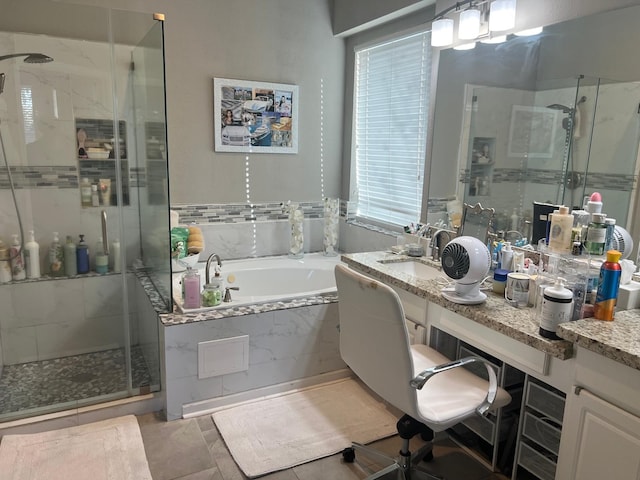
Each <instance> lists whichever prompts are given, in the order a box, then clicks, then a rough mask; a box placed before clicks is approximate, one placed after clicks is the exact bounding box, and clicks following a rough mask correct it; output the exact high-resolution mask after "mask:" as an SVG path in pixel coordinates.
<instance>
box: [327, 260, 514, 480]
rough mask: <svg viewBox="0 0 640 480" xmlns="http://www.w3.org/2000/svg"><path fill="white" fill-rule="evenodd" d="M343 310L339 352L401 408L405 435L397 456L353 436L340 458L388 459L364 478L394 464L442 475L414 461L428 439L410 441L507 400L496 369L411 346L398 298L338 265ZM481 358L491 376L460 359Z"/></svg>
mask: <svg viewBox="0 0 640 480" xmlns="http://www.w3.org/2000/svg"><path fill="white" fill-rule="evenodd" d="M335 276H336V284H337V286H338V311H339V316H340V355H341V356H342V359H343V360H344V361H345V362H346V364H347V365H348V366H349V367H350V368H351V370H352V371H353V372H354V373H355V374H356V375H357V376H358V377H359V378H360V379H361V380H362V381H363V382H364V383H365V384H366V385H367V386H368V387H369V388H370V389H371V390H372V391H374V392H375V393H376V394H377V395H379V396H380V397H381V398H382V399H384V400H385V401H386V402H388V403H389V404H391V405H392V406H394V407H396V408H397V409H399V410H401V411H402V412H403V413H404V414H405V415H404V416H403V417H402V418H401V419H400V420H399V421H398V424H397V426H398V434H399V436H400V437H401V438H402V439H403V444H402V449H401V450H400V455H399V457H398V458H397V459H394V458H391V457H388V456H386V455H384V454H382V453H381V452H378V451H376V450H374V449H373V448H370V447H366V446H364V445H361V444H359V443H356V442H354V443H353V444H352V447H351V448H349V449H345V451H344V452H343V457H344V459H345V461H353V460H354V457H355V454H356V453H357V452H362V453H363V454H365V456H368V457H370V458H371V459H374V460H377V461H379V462H382V463H386V464H388V466H387V467H385V468H384V469H382V470H380V471H379V472H376V473H374V474H373V475H371V476H369V477H368V480H373V479H376V478H380V477H383V476H384V475H387V474H388V473H390V472H393V471H396V470H399V471H401V472H402V475H403V476H404V478H406V479H409V478H439V477H436V476H434V475H431V474H429V473H427V472H426V471H424V470H420V469H416V468H415V467H416V464H417V463H418V462H420V461H421V460H422V459H423V458H425V457H427V456H430V455H432V453H431V449H432V444H431V442H428V443H427V444H426V445H424V446H423V447H422V448H420V449H419V450H418V451H416V452H414V453H413V454H411V452H410V451H409V440H410V439H411V438H412V437H413V436H415V435H417V434H421V435H422V438H423V439H425V440H431V439H433V432H440V431H443V430H445V429H447V428H449V427H452V426H453V425H455V424H457V423H459V422H460V421H462V420H464V419H466V418H469V417H472V416H474V415H478V414H480V415H482V414H485V413H486V412H488V411H489V410H490V409H496V408H499V407H502V406H504V405H507V404H508V403H509V402H510V401H511V397H510V395H509V394H508V393H507V392H505V391H504V390H503V389H501V388H499V387H498V386H497V381H496V374H495V371H494V370H493V369H492V368H491V366H490V365H489V364H488V362H486V361H485V360H484V359H483V358H481V357H466V358H462V359H459V360H455V361H450V360H449V359H447V358H446V357H445V356H443V355H442V354H440V353H439V352H437V351H436V350H434V349H432V348H430V347H428V346H427V345H410V344H409V336H408V333H407V327H406V324H405V316H404V310H403V308H402V303H401V302H400V298H399V297H398V295H397V294H396V292H394V291H393V290H392V289H391V288H390V287H389V286H387V285H385V284H383V283H380V282H378V281H376V280H374V279H371V278H369V277H366V276H364V275H361V274H359V273H358V272H355V271H354V270H351V269H350V268H348V267H346V266H344V265H336V267H335ZM472 362H481V363H484V364H485V366H486V367H487V372H488V374H489V381H488V382H487V381H486V380H484V379H482V378H480V377H478V376H476V375H474V374H472V373H471V372H469V371H468V370H467V369H465V368H457V367H461V366H463V365H466V364H469V363H472Z"/></svg>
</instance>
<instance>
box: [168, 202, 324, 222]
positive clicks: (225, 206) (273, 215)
mask: <svg viewBox="0 0 640 480" xmlns="http://www.w3.org/2000/svg"><path fill="white" fill-rule="evenodd" d="M298 204H299V205H300V207H301V208H302V211H303V212H304V216H305V218H323V216H324V207H323V202H322V201H318V202H298ZM285 206H286V202H269V203H250V204H249V203H220V204H188V205H187V204H183V205H172V206H171V209H172V210H175V211H176V212H178V214H179V215H180V223H184V224H191V223H196V224H204V223H241V222H255V221H274V220H286V219H287V218H288V215H287V213H286V212H285V211H284V207H285Z"/></svg>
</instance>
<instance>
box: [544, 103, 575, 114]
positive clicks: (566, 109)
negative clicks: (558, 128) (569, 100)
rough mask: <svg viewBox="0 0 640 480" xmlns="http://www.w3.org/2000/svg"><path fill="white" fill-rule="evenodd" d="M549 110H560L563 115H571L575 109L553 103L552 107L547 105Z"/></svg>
mask: <svg viewBox="0 0 640 480" xmlns="http://www.w3.org/2000/svg"><path fill="white" fill-rule="evenodd" d="M547 108H551V109H552V110H560V111H561V112H562V113H571V112H572V111H573V108H571V107H567V106H566V105H560V104H559V103H552V104H551V105H547Z"/></svg>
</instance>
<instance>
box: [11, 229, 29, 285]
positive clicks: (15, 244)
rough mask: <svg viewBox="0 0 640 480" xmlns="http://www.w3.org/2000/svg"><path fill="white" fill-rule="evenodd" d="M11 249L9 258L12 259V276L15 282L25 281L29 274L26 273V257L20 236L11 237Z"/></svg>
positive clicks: (15, 234)
mask: <svg viewBox="0 0 640 480" xmlns="http://www.w3.org/2000/svg"><path fill="white" fill-rule="evenodd" d="M11 238H12V241H11V248H10V249H9V257H10V258H11V276H12V278H13V279H14V280H24V279H25V278H27V274H26V273H25V271H24V255H23V253H22V247H21V246H20V240H18V234H17V233H14V234H13V235H11Z"/></svg>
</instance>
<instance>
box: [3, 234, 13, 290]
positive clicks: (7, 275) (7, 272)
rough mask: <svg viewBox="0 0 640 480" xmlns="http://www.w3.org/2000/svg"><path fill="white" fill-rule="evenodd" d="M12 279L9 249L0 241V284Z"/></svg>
mask: <svg viewBox="0 0 640 480" xmlns="http://www.w3.org/2000/svg"><path fill="white" fill-rule="evenodd" d="M12 279H13V277H12V276H11V262H10V261H9V249H8V248H7V246H6V245H5V243H4V242H3V241H2V240H0V283H9V282H10V281H11V280H12Z"/></svg>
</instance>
